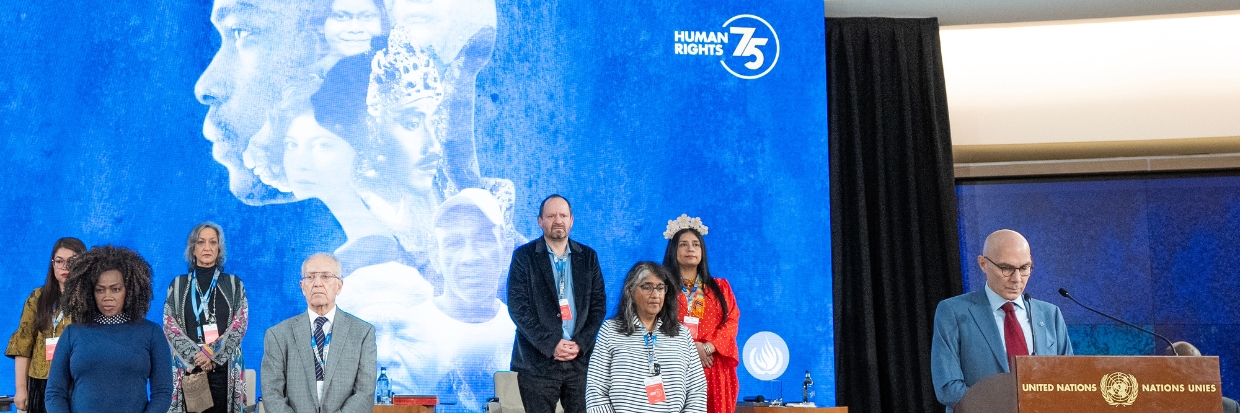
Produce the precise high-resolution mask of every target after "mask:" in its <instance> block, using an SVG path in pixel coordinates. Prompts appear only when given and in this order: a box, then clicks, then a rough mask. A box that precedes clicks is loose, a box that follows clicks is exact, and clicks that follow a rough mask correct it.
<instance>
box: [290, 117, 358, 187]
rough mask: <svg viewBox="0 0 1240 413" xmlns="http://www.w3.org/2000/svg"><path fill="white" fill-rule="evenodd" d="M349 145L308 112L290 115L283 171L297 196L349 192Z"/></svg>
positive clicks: (351, 165) (350, 147)
mask: <svg viewBox="0 0 1240 413" xmlns="http://www.w3.org/2000/svg"><path fill="white" fill-rule="evenodd" d="M355 157H356V154H355V153H354V150H353V147H352V146H350V145H349V143H348V142H345V140H344V139H341V138H340V137H339V136H336V134H334V133H332V132H331V131H329V130H327V129H325V128H323V127H322V126H320V125H319V123H318V122H316V121H315V120H314V116H313V115H311V114H304V115H300V116H297V117H296V118H293V120H292V122H290V123H289V127H288V132H287V133H286V134H285V136H284V171H285V173H286V174H287V175H288V181H289V186H290V187H291V188H292V189H293V194H294V195H296V196H297V199H307V198H316V197H324V196H331V195H330V194H332V193H341V192H346V193H352V191H353V189H352V187H351V186H350V183H351V182H352V176H353V162H354V159H355Z"/></svg>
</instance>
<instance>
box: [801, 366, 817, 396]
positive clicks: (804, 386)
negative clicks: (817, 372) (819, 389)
mask: <svg viewBox="0 0 1240 413" xmlns="http://www.w3.org/2000/svg"><path fill="white" fill-rule="evenodd" d="M814 396H816V395H815V394H814V378H813V377H810V376H809V370H805V381H803V382H801V403H810V400H813V399H814Z"/></svg>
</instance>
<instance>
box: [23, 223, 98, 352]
mask: <svg viewBox="0 0 1240 413" xmlns="http://www.w3.org/2000/svg"><path fill="white" fill-rule="evenodd" d="M61 248H64V249H67V250H70V251H73V253H74V254H75V255H81V254H82V253H84V252H86V244H83V243H82V240H80V239H77V238H73V237H64V238H61V239H58V240H56V243H55V244H53V245H52V256H51V258H48V261H47V280H46V281H44V282H43V287H40V288H39V290H40V291H41V292H40V293H39V301H37V302H36V304H35V307H34V329H35V330H36V331H45V330H48V329H51V328H52V318H53V313H54V312H55V310H56V307H59V306H60V281H59V280H57V279H56V264H54V263H53V262H52V261H55V260H56V251H60V249H61ZM65 266H66V267H68V266H69V264H68V263H66V264H65ZM70 275H72V273H70ZM65 283H66V284H68V283H69V280H65Z"/></svg>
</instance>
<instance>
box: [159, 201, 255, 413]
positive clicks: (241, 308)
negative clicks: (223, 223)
mask: <svg viewBox="0 0 1240 413" xmlns="http://www.w3.org/2000/svg"><path fill="white" fill-rule="evenodd" d="M227 251H228V250H227V249H226V248H225V244H224V229H223V228H221V227H220V226H219V225H218V224H216V223H214V222H203V223H201V224H198V225H196V226H194V229H192V230H190V232H189V238H188V239H186V240H185V263H186V264H187V265H189V271H190V272H189V273H188V274H183V275H179V276H177V277H176V278H173V279H172V283H171V284H170V285H168V298H167V301H164V335H165V336H167V337H168V343H169V345H170V346H171V347H172V355H173V356H175V357H174V358H173V359H172V366H173V367H172V377H173V381H172V383H173V390H172V409H171V410H169V411H168V412H169V413H181V412H184V411H186V410H185V392H184V389H182V388H181V379H182V378H183V377H185V376H186V375H187V374H196V373H206V374H207V383H208V385H209V387H210V389H211V401H212V406H211V408H208V409H207V410H204V411H203V413H239V412H241V411H242V410H243V409H244V408H245V403H246V401H245V363H244V360H243V359H242V357H241V338H242V337H244V336H245V330H246V327H247V326H248V325H249V320H250V305H249V302H248V301H247V300H246V296H245V285H244V284H242V283H241V278H240V277H237V276H236V275H232V274H226V273H224V272H223V271H222V269H223V268H224V261H225V258H227V256H228V255H227Z"/></svg>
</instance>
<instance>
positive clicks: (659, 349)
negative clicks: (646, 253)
mask: <svg viewBox="0 0 1240 413" xmlns="http://www.w3.org/2000/svg"><path fill="white" fill-rule="evenodd" d="M676 285H677V284H675V283H673V282H672V277H671V275H670V274H669V273H668V272H667V270H665V269H664V268H663V267H662V266H660V265H658V264H655V263H654V262H650V261H642V262H639V263H637V264H635V265H633V268H632V269H630V270H629V273H628V275H626V276H625V277H624V286H623V287H622V289H621V290H620V304H619V306H618V307H617V308H616V315H615V316H614V317H612V318H611V319H609V320H607V321H604V322H603V326H602V328H600V329H599V333H598V340H597V341H596V342H595V344H594V353H593V354H592V355H591V356H590V368H589V371H588V373H587V375H586V409H587V411H588V412H590V413H607V412H617V413H625V412H650V413H660V412H691V413H705V412H706V376H705V374H704V373H703V371H702V360H701V359H700V358H699V357H698V354H697V349H696V348H695V346H694V345H693V338H692V337H691V336H690V335H689V330H688V329H687V328H685V327H684V326H682V325H680V322H678V321H677V320H676V314H677V312H676V311H677V310H676V307H677V300H676V289H675V288H674V287H675V286H676Z"/></svg>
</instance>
